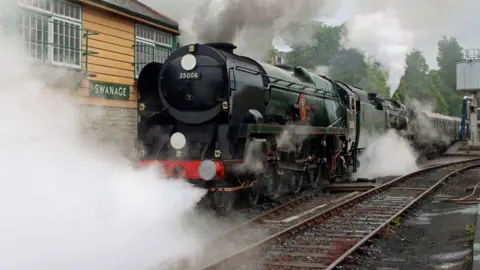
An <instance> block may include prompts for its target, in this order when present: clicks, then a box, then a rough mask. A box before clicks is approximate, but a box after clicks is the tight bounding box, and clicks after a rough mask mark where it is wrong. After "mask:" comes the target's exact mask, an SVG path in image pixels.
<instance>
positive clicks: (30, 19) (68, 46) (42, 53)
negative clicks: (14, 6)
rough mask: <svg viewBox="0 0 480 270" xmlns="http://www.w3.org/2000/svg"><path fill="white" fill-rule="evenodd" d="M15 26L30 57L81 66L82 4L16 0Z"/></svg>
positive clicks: (74, 66) (42, 0)
mask: <svg viewBox="0 0 480 270" xmlns="http://www.w3.org/2000/svg"><path fill="white" fill-rule="evenodd" d="M19 5H20V8H21V12H20V14H19V16H18V27H19V32H20V35H21V37H22V38H23V41H24V45H25V48H26V49H27V53H29V55H30V57H31V58H33V59H34V60H39V61H44V62H47V63H51V64H55V65H61V66H67V67H73V68H81V64H82V63H81V61H82V47H81V46H82V7H81V6H80V5H77V4H74V3H71V2H68V1H64V0H20V1H19Z"/></svg>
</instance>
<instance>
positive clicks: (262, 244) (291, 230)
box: [203, 158, 480, 270]
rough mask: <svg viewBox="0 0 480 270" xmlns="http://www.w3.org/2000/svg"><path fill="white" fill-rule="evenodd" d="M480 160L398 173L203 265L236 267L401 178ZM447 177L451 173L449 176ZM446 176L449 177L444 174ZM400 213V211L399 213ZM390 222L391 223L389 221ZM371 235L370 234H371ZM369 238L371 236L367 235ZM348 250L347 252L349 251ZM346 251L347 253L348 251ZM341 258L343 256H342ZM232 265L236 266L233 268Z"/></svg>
mask: <svg viewBox="0 0 480 270" xmlns="http://www.w3.org/2000/svg"><path fill="white" fill-rule="evenodd" d="M478 161H480V158H473V159H469V160H462V161H457V162H452V163H449V164H441V165H435V166H431V167H427V168H423V169H421V170H418V171H416V172H413V173H411V174H408V175H405V176H401V177H398V178H395V179H393V180H391V181H389V182H387V183H385V184H382V185H380V186H378V187H376V188H373V189H371V190H369V191H367V192H365V193H362V194H360V195H357V196H355V197H353V198H351V199H348V200H346V201H344V202H342V203H340V204H339V205H334V206H331V207H329V208H328V209H327V210H325V211H322V212H320V213H318V214H315V215H314V216H312V217H310V218H308V219H306V220H304V221H302V222H300V223H298V224H295V225H293V226H290V227H288V228H286V229H284V230H282V231H280V232H278V233H276V234H274V235H271V236H270V237H268V238H267V239H264V240H262V241H259V242H257V243H255V244H253V245H250V246H248V247H246V248H244V249H242V250H241V251H239V252H236V253H235V254H232V255H230V256H227V257H224V258H223V259H221V260H219V261H217V262H215V263H213V264H210V265H209V266H207V267H205V268H203V269H204V270H207V269H209V270H213V269H215V270H217V269H233V268H234V267H235V265H238V263H242V262H245V261H248V259H249V258H251V257H254V256H256V255H257V256H258V252H261V251H262V250H264V249H265V248H267V247H268V246H271V245H272V244H274V243H276V242H277V241H282V240H284V239H285V238H287V237H289V236H291V235H294V234H296V233H298V232H299V231H301V230H304V229H306V228H308V227H312V226H313V225H315V224H318V223H322V222H323V221H324V220H326V219H328V218H330V217H332V216H335V215H337V214H338V213H339V212H340V211H341V210H343V209H348V208H351V207H352V206H354V205H356V204H358V202H360V201H362V200H364V199H368V198H370V197H372V196H374V195H376V194H378V193H380V192H383V191H385V190H387V189H390V188H392V187H394V186H396V185H398V184H400V183H402V182H404V181H405V180H408V179H409V178H412V177H415V176H417V175H419V174H423V173H426V172H429V171H434V170H437V169H440V168H443V167H448V166H452V165H460V164H464V163H471V162H478ZM478 165H479V164H475V165H474V166H478ZM458 172H459V171H458V170H456V171H454V172H451V173H449V174H448V175H447V176H449V177H451V176H453V175H455V174H456V173H458ZM447 178H448V177H447ZM445 179H446V178H445ZM440 184H441V181H439V183H437V184H435V185H434V186H432V187H430V188H429V189H426V190H425V191H424V192H423V193H422V195H421V197H424V196H425V195H426V194H429V193H430V192H431V191H432V188H436V187H438V186H439V185H440ZM419 199H420V198H417V199H415V200H414V201H412V202H411V203H410V204H409V205H408V207H406V208H404V209H402V210H401V211H402V212H403V211H405V210H406V209H407V208H409V207H410V206H411V205H413V204H414V203H415V202H417V201H418V200H419ZM398 215H400V214H398ZM395 217H396V216H394V217H392V218H391V219H389V222H390V221H391V220H392V219H394V218H395ZM386 224H388V223H386ZM382 228H383V226H382ZM380 229H381V228H378V229H377V230H375V231H374V232H372V236H373V235H374V234H376V233H377V232H378V231H379V230H380ZM369 237H371V236H370V235H369ZM367 240H368V239H367ZM367 240H364V241H360V242H362V243H361V244H360V242H358V243H357V244H355V245H354V246H353V247H351V248H350V249H349V250H347V252H346V253H344V254H343V255H341V256H340V257H339V258H338V259H337V260H335V261H334V262H333V263H332V264H330V265H334V264H335V265H337V264H338V263H339V262H341V261H342V260H343V259H344V258H346V257H347V256H348V255H349V254H351V253H352V252H353V251H355V250H356V249H357V248H358V247H360V246H361V245H362V244H363V243H364V242H365V241H367ZM347 253H348V254H347ZM345 254H347V255H345ZM340 258H341V260H340ZM232 267H233V268H232ZM328 269H331V268H328Z"/></svg>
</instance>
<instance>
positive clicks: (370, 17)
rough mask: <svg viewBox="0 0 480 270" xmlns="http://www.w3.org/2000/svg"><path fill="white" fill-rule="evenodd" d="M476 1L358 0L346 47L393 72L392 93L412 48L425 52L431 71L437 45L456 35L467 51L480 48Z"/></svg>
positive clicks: (390, 81)
mask: <svg viewBox="0 0 480 270" xmlns="http://www.w3.org/2000/svg"><path fill="white" fill-rule="evenodd" d="M479 8H480V2H478V1H475V0H459V1H449V0H425V1H414V0H387V1H378V0H361V1H355V10H354V12H353V13H354V16H353V18H351V20H350V21H349V22H348V24H347V27H348V32H349V36H348V40H347V43H346V44H347V45H348V46H351V47H355V48H358V49H361V50H363V51H364V52H366V53H368V54H371V55H373V56H375V57H376V58H377V60H378V61H379V62H380V63H382V64H383V65H384V66H386V67H387V68H388V69H389V72H390V78H389V86H390V88H391V94H393V91H395V90H396V89H397V86H398V84H399V82H400V78H401V76H402V75H403V73H404V70H405V54H406V53H407V52H409V51H410V50H412V49H413V48H416V49H419V50H421V51H423V52H424V54H425V57H426V59H427V63H428V64H429V66H430V67H431V68H435V67H436V66H437V63H436V55H437V51H438V47H437V42H438V40H439V39H441V38H442V36H444V35H446V36H454V37H456V38H457V39H458V40H459V42H460V44H462V45H463V46H464V47H465V48H476V47H478V46H480V39H479V38H478V37H477V36H476V35H472V34H471V29H475V28H477V27H479V26H480V19H479V17H478V16H477V15H476V13H477V10H478V9H479Z"/></svg>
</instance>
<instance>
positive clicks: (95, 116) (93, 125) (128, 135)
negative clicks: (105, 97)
mask: <svg viewBox="0 0 480 270" xmlns="http://www.w3.org/2000/svg"><path fill="white" fill-rule="evenodd" d="M82 106H83V107H84V113H85V114H84V122H85V131H86V133H87V135H88V136H94V137H95V138H96V139H97V140H98V141H100V142H101V143H102V144H105V145H109V144H110V145H112V146H113V147H114V148H115V150H118V151H120V153H121V154H122V155H124V156H125V157H127V158H128V159H130V160H131V161H135V160H136V159H137V157H138V156H137V151H136V146H135V140H136V138H137V110H136V109H131V108H116V107H105V106H94V105H82Z"/></svg>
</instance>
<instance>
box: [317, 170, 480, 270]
mask: <svg viewBox="0 0 480 270" xmlns="http://www.w3.org/2000/svg"><path fill="white" fill-rule="evenodd" d="M449 165H450V164H449ZM476 167H480V163H478V164H473V165H468V166H465V167H463V168H460V169H458V170H455V171H453V172H451V173H449V174H447V175H446V176H445V177H443V178H442V179H440V180H439V181H437V182H436V183H435V184H434V185H433V186H431V187H430V188H428V189H427V190H425V191H424V192H423V193H422V194H420V195H419V196H417V197H416V198H415V199H414V200H412V201H411V202H410V203H409V204H408V205H406V206H405V207H403V208H402V209H400V210H399V211H398V212H397V213H395V214H394V215H392V216H391V217H390V218H389V219H388V220H387V221H385V222H384V223H383V224H382V225H380V226H378V227H377V228H376V229H375V230H373V231H372V232H371V233H370V234H369V235H367V236H365V237H364V238H363V239H361V240H359V241H358V242H357V243H356V244H355V245H353V246H352V247H351V248H350V249H348V250H347V251H345V252H344V253H343V254H342V255H341V256H340V257H338V258H337V259H336V260H335V261H333V262H332V263H331V264H330V265H329V266H328V267H327V268H325V270H332V269H334V268H335V267H337V266H338V265H339V264H340V263H342V262H343V261H344V260H345V259H346V258H347V257H348V256H350V255H351V254H352V253H353V252H355V251H356V250H357V249H359V248H360V247H361V246H362V245H364V244H365V243H366V242H367V241H368V240H370V239H371V238H372V237H374V236H375V235H376V234H378V233H379V231H380V230H382V229H383V228H384V227H385V226H387V225H388V224H390V223H391V222H392V221H393V219H395V218H397V217H399V216H401V215H402V214H403V213H404V212H405V211H406V210H408V209H410V208H411V207H412V206H413V205H415V204H416V203H417V202H419V201H420V200H422V199H423V198H425V197H426V196H428V195H429V194H430V193H432V192H434V191H435V190H436V189H438V188H439V187H440V186H441V185H442V184H444V183H445V181H447V180H448V179H450V178H452V177H453V176H456V175H457V174H460V173H462V172H464V171H467V170H470V169H473V168H476Z"/></svg>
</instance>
